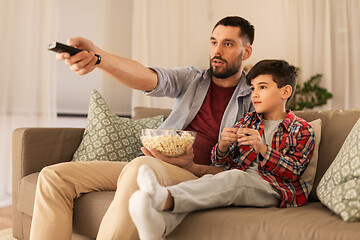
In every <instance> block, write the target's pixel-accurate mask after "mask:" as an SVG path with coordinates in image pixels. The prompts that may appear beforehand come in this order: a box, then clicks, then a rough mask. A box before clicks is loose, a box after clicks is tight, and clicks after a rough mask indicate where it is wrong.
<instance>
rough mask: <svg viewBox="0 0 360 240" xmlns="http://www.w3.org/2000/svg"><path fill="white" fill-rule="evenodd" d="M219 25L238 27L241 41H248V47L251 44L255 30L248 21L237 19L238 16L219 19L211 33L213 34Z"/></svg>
mask: <svg viewBox="0 0 360 240" xmlns="http://www.w3.org/2000/svg"><path fill="white" fill-rule="evenodd" d="M219 25H222V26H231V27H240V37H241V38H242V39H243V40H246V41H248V42H249V43H250V45H252V44H253V42H254V34H255V33H254V32H255V29H254V26H253V25H251V24H250V23H249V21H248V20H246V19H244V18H242V17H239V16H228V17H225V18H223V19H221V20H220V21H218V22H217V23H216V24H215V26H214V28H213V30H212V31H213V32H214V30H215V28H216V27H217V26H219ZM244 42H245V41H244Z"/></svg>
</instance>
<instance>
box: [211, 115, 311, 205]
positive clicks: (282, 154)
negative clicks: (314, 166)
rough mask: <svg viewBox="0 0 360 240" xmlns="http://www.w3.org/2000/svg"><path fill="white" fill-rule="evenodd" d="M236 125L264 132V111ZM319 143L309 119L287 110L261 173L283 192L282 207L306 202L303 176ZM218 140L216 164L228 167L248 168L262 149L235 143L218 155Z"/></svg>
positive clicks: (261, 161) (262, 160) (214, 157)
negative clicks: (256, 149) (225, 151)
mask: <svg viewBox="0 0 360 240" xmlns="http://www.w3.org/2000/svg"><path fill="white" fill-rule="evenodd" d="M235 127H236V128H239V127H241V128H246V127H247V128H253V129H256V130H258V131H259V133H260V135H261V136H262V132H263V129H264V122H263V121H262V120H261V114H257V113H255V112H253V113H249V114H247V115H246V116H245V117H244V118H243V119H242V120H241V121H239V122H237V123H236V124H235ZM314 146H315V133H314V130H313V129H312V127H311V126H310V124H309V123H307V122H306V121H305V120H303V119H301V118H298V117H296V116H295V115H294V114H293V113H292V112H291V111H290V110H287V115H286V118H285V119H284V120H283V121H282V122H281V123H280V124H279V127H278V130H277V131H276V132H275V134H274V137H273V140H272V146H271V147H270V146H267V151H266V154H265V156H264V157H262V155H261V154H259V160H260V161H259V165H258V169H259V173H260V175H261V176H262V177H263V178H264V179H265V180H266V181H268V182H269V183H270V184H271V185H272V186H273V187H275V188H276V189H278V190H279V191H280V192H281V193H282V201H281V203H280V207H297V206H301V205H303V204H305V203H306V202H307V198H308V195H309V189H308V186H307V184H306V183H305V181H303V180H302V179H301V175H302V174H303V173H304V170H305V168H306V167H307V165H308V164H309V161H310V159H311V157H312V154H313V151H314ZM216 148H217V144H216V145H215V147H214V148H213V150H212V155H211V160H212V162H213V165H215V166H218V167H224V169H225V170H230V169H234V168H237V169H240V170H243V171H245V170H246V169H247V168H248V167H249V166H250V165H251V163H252V162H253V161H254V160H255V159H256V157H257V155H258V152H256V151H255V150H254V148H252V147H251V148H250V146H238V144H237V143H233V144H231V145H230V147H229V151H228V152H227V154H226V155H225V156H223V157H219V156H218V155H217V151H216Z"/></svg>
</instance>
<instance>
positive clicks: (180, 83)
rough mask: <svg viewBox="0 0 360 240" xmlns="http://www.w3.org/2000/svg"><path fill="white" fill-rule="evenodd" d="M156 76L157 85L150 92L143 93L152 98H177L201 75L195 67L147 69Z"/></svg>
mask: <svg viewBox="0 0 360 240" xmlns="http://www.w3.org/2000/svg"><path fill="white" fill-rule="evenodd" d="M149 68H150V69H152V70H153V71H155V72H156V74H157V75H158V84H157V86H156V87H155V89H154V90H152V91H147V92H144V93H145V94H146V95H148V96H152V97H170V98H178V97H180V96H181V95H182V94H184V92H185V91H186V89H187V86H188V85H189V84H190V83H191V81H192V80H194V78H195V77H196V75H198V74H199V73H201V71H200V70H199V69H197V68H195V67H186V68H175V69H164V68H158V67H149Z"/></svg>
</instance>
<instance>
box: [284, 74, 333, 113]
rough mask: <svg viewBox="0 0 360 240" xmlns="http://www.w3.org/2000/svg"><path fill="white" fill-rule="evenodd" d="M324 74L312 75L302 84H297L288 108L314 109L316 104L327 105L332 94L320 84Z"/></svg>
mask: <svg viewBox="0 0 360 240" xmlns="http://www.w3.org/2000/svg"><path fill="white" fill-rule="evenodd" d="M321 78H322V74H316V75H314V76H312V77H311V78H310V79H309V80H308V81H306V82H304V84H303V85H302V86H300V84H296V90H295V93H294V96H293V97H292V99H291V100H290V101H289V102H288V105H287V108H289V109H291V110H293V111H294V110H302V109H312V108H313V107H315V106H322V105H325V104H326V102H327V100H328V99H330V98H332V94H331V93H329V92H328V91H327V90H326V89H325V88H322V87H321V86H319V84H320V80H321Z"/></svg>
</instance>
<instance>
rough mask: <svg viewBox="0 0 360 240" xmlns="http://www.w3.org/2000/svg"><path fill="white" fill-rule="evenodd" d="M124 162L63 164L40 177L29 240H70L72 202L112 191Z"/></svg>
mask: <svg viewBox="0 0 360 240" xmlns="http://www.w3.org/2000/svg"><path fill="white" fill-rule="evenodd" d="M126 164H127V163H125V162H103V161H99V162H66V163H60V164H56V165H52V166H48V167H45V168H44V169H43V170H42V171H41V172H40V174H39V178H38V183H37V187H36V195H35V205H34V213H33V218H32V224H31V232H30V239H34V240H41V239H46V240H47V239H55V240H56V239H59V240H64V239H71V234H72V218H73V206H74V199H75V198H78V197H80V195H81V194H83V193H87V192H91V191H113V190H115V189H116V181H117V179H118V177H119V175H120V173H121V171H122V169H123V167H124V166H125V165H126Z"/></svg>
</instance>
